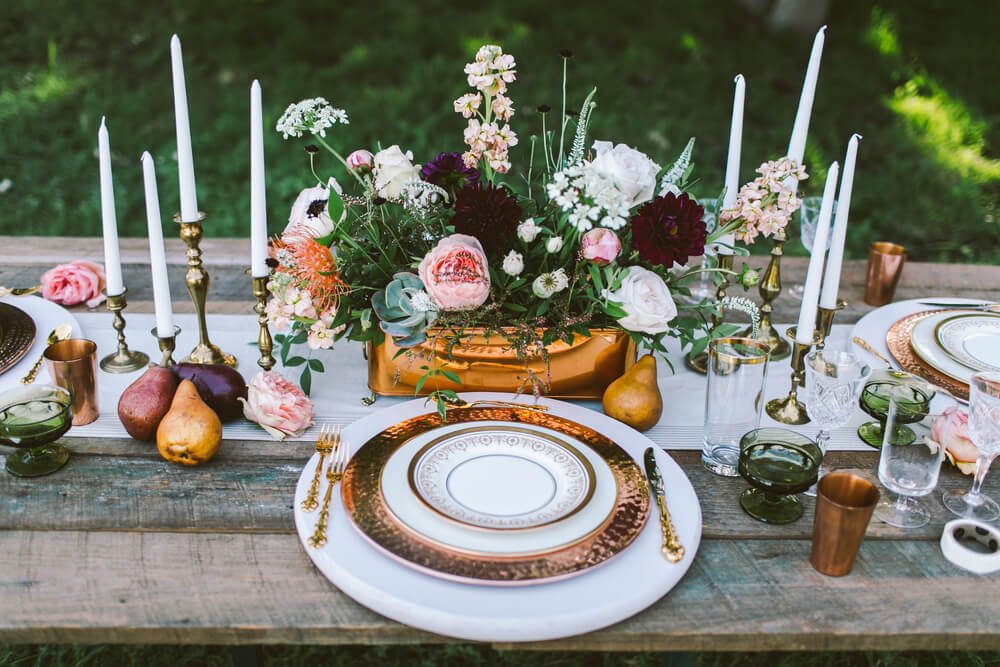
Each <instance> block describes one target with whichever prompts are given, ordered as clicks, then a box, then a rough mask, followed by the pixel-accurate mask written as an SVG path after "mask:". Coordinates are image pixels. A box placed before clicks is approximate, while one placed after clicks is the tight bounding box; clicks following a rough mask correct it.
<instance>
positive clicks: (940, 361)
mask: <svg viewBox="0 0 1000 667" xmlns="http://www.w3.org/2000/svg"><path fill="white" fill-rule="evenodd" d="M954 316H955V311H954V310H951V311H944V312H941V313H937V314H934V315H931V316H930V317H926V318H924V319H922V320H920V321H919V322H917V323H916V325H914V327H913V331H912V332H910V347H911V348H913V351H914V352H916V353H917V356H919V357H920V358H921V359H923V360H924V361H925V362H926V363H927V364H928V365H930V366H931V367H932V368H934V369H935V370H937V371H940V372H941V373H944V374H945V375H947V376H948V377H950V378H954V379H955V380H958V381H959V382H964V383H965V384H968V383H969V379H970V378H971V377H972V375H973V373H975V372H976V371H974V370H973V369H971V368H969V367H968V366H966V365H965V364H960V363H958V362H957V361H955V360H954V359H952V358H951V357H950V356H949V355H948V354H947V353H946V352H945V351H944V349H943V348H942V347H941V346H940V345H939V344H938V342H937V337H936V336H935V335H934V330H935V329H936V328H937V326H938V324H940V323H941V322H943V321H945V320H947V319H948V318H950V317H954Z"/></svg>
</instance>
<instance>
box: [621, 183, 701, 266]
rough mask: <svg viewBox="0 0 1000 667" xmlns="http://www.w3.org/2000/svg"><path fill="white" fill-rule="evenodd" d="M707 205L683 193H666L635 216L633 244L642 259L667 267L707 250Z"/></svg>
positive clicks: (633, 217) (633, 220) (646, 205)
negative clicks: (705, 218)
mask: <svg viewBox="0 0 1000 667" xmlns="http://www.w3.org/2000/svg"><path fill="white" fill-rule="evenodd" d="M704 214H705V209H704V207H702V206H699V205H698V203H697V202H695V200H693V199H691V198H690V197H688V196H687V195H686V194H682V195H680V196H679V197H678V196H676V195H674V193H672V192H670V193H667V195H666V196H665V197H656V198H655V199H653V200H652V201H651V202H649V203H648V204H645V205H644V206H642V207H640V208H639V210H638V211H636V212H635V215H634V216H632V247H633V248H635V249H636V250H638V251H639V257H640V259H643V260H645V261H647V262H650V263H651V264H659V265H660V266H664V267H666V268H668V269H669V268H670V267H671V266H673V265H674V262H677V263H678V264H683V263H684V262H686V261H687V259H688V257H693V256H697V255H701V254H702V253H703V252H704V251H705V237H706V236H707V235H708V233H707V231H706V229H705V221H704V220H703V219H702V217H703V216H704Z"/></svg>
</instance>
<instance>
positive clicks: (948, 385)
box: [885, 309, 969, 401]
mask: <svg viewBox="0 0 1000 667" xmlns="http://www.w3.org/2000/svg"><path fill="white" fill-rule="evenodd" d="M944 312H948V311H947V310H940V309H938V310H925V311H923V312H920V313H914V314H912V315H907V316H906V317H904V318H902V319H900V320H897V321H896V322H894V323H893V325H892V326H890V327H889V331H888V332H887V333H886V334H885V345H886V347H888V348H889V354H891V355H892V357H893V359H895V360H896V362H897V363H898V364H899V366H900V368H902V369H903V370H904V371H906V372H907V373H913V374H914V375H916V376H918V377H920V378H923V379H924V380H927V381H928V382H930V383H931V384H936V385H940V386H941V387H944V388H945V389H946V390H948V392H950V393H951V394H954V395H955V396H956V397H958V398H960V399H962V400H964V401H967V400H969V385H967V384H965V383H964V382H960V381H958V380H956V379H955V378H953V377H951V376H950V375H945V374H944V373H942V372H940V371H938V370H937V369H935V368H932V367H931V366H930V364H928V363H927V362H925V361H924V360H923V359H922V358H921V357H920V356H919V355H918V354H917V353H916V352H915V351H914V350H913V347H912V346H911V345H910V337H911V335H912V334H913V327H915V326H917V323H918V322H920V321H921V320H924V319H927V318H928V317H931V316H933V315H938V314H940V313H944ZM954 312H959V310H955V311H954Z"/></svg>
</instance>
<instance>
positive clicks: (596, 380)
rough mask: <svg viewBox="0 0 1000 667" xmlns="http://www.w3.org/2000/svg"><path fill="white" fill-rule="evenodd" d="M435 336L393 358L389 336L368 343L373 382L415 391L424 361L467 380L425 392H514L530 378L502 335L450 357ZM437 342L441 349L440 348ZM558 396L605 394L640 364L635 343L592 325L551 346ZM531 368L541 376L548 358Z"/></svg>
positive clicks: (375, 387)
mask: <svg viewBox="0 0 1000 667" xmlns="http://www.w3.org/2000/svg"><path fill="white" fill-rule="evenodd" d="M434 340H435V339H434V336H433V335H431V338H430V340H428V341H427V342H426V343H424V344H422V345H418V346H417V347H414V348H412V349H411V350H410V351H409V352H404V353H403V354H400V355H399V356H398V357H396V358H395V359H394V358H393V357H394V356H395V355H396V353H397V352H398V351H399V348H398V347H396V345H394V344H393V342H392V340H389V339H387V340H386V341H385V342H384V343H382V344H381V345H378V346H376V347H374V348H373V347H372V346H371V344H369V346H368V387H369V388H370V389H371V390H372V391H373V392H375V393H376V394H380V395H382V396H413V395H414V391H413V389H414V387H415V386H416V384H417V382H418V381H419V380H420V378H421V377H423V375H424V374H425V373H426V371H425V370H423V369H422V368H421V366H428V367H429V368H442V369H444V370H447V371H451V372H453V373H455V374H456V375H458V376H459V377H460V378H461V379H462V384H460V385H459V384H456V383H454V382H451V381H450V380H448V379H446V378H445V377H444V376H441V375H439V376H437V377H435V378H431V379H428V380H427V382H426V383H425V384H424V386H423V387H422V388H421V389H422V390H421V392H420V393H421V394H428V393H430V392H432V391H434V390H435V389H453V390H455V391H504V392H513V391H517V389H518V388H520V387H522V385H524V390H525V391H529V392H530V391H531V388H530V385H526V384H524V380H525V378H526V377H527V371H526V370H525V362H524V360H521V359H518V358H517V356H516V354H515V352H514V350H513V349H511V347H510V346H509V343H508V342H507V340H506V339H505V338H503V337H502V336H497V335H493V336H477V335H472V336H470V337H468V338H466V339H465V342H464V343H463V344H462V345H461V346H456V347H455V349H454V350H452V359H451V360H449V359H448V354H447V352H446V350H445V344H444V341H443V340H438V341H437V344H436V346H435V344H434V343H432V341H434ZM435 347H436V349H435ZM547 349H548V352H549V370H548V372H549V373H550V378H551V380H550V381H551V383H552V386H551V389H550V391H548V392H547V393H546V395H547V396H551V397H553V398H578V399H600V398H601V396H602V395H603V394H604V390H605V389H606V388H607V386H608V385H609V384H611V382H613V381H614V380H616V379H617V378H619V377H621V375H622V374H623V373H624V372H625V371H626V370H627V369H629V368H630V367H631V366H632V364H634V363H635V344H634V343H633V342H632V339H631V338H629V336H628V334H626V333H625V332H624V331H622V330H620V329H593V330H591V332H590V337H589V338H583V337H580V336H577V337H576V338H575V339H574V341H573V344H572V345H567V344H566V343H565V342H563V341H557V342H555V343H553V344H552V345H549V346H548V348H547ZM527 367H528V368H530V369H531V370H532V372H534V373H535V374H536V375H537V376H539V377H541V378H545V377H546V368H545V362H544V361H543V360H542V359H541V358H538V357H536V358H533V359H531V360H530V361H528V363H527Z"/></svg>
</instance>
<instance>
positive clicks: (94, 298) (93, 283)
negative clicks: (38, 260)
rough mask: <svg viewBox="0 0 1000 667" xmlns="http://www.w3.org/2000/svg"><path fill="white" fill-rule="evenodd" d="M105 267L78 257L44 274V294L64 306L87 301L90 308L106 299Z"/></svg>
mask: <svg viewBox="0 0 1000 667" xmlns="http://www.w3.org/2000/svg"><path fill="white" fill-rule="evenodd" d="M104 285H105V280H104V267H103V266H101V265H100V264H96V263H94V262H88V261H86V260H82V259H78V260H76V261H75V262H70V263H68V264H60V265H59V266H57V267H55V268H52V269H49V270H48V271H46V272H45V273H43V274H42V296H44V297H45V298H46V299H48V300H49V301H54V302H56V303H61V304H63V305H64V306H74V305H76V304H78V303H83V302H84V301H86V302H87V307H88V308H93V307H94V306H97V305H98V304H100V303H101V302H102V301H104V295H103V294H101V290H102V289H104Z"/></svg>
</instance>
